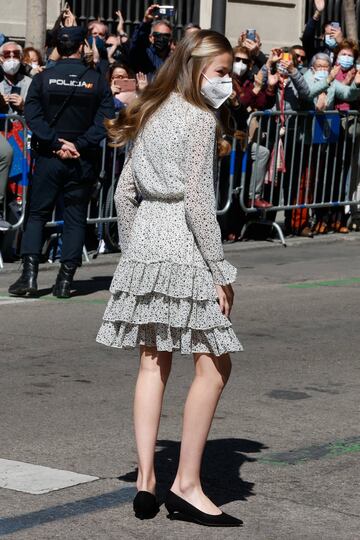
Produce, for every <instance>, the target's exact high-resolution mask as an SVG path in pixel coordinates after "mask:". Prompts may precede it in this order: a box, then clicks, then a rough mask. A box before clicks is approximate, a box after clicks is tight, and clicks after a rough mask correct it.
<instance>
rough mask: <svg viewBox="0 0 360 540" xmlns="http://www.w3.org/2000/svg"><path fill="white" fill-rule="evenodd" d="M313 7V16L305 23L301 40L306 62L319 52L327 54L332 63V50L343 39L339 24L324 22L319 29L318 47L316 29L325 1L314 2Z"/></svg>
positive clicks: (317, 0)
mask: <svg viewBox="0 0 360 540" xmlns="http://www.w3.org/2000/svg"><path fill="white" fill-rule="evenodd" d="M314 7H315V11H314V14H313V16H312V17H311V18H310V19H309V21H308V22H307V24H306V27H305V30H304V33H303V35H302V38H301V40H302V43H303V46H304V50H305V52H306V57H307V61H308V62H310V61H311V59H312V57H313V56H314V55H315V54H317V53H319V52H322V53H325V54H327V55H328V56H330V58H331V61H333V60H334V50H335V49H336V47H337V46H338V45H339V44H340V43H341V42H342V40H343V39H344V36H343V33H342V30H341V27H340V24H339V23H338V22H336V21H326V22H325V23H324V24H323V25H322V27H321V41H322V42H321V44H320V45H318V44H317V40H316V29H317V26H318V21H319V20H320V18H321V13H322V12H323V11H324V9H325V0H314Z"/></svg>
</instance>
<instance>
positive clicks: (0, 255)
mask: <svg viewBox="0 0 360 540" xmlns="http://www.w3.org/2000/svg"><path fill="white" fill-rule="evenodd" d="M0 268H4V259H3V258H2V253H1V251H0Z"/></svg>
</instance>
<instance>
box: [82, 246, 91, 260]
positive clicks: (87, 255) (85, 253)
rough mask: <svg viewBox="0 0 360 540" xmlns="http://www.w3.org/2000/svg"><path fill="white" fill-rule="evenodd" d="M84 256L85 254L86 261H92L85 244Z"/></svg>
mask: <svg viewBox="0 0 360 540" xmlns="http://www.w3.org/2000/svg"><path fill="white" fill-rule="evenodd" d="M83 256H84V259H85V261H86V262H87V263H89V262H90V259H89V254H88V251H87V249H86V247H85V245H84V246H83Z"/></svg>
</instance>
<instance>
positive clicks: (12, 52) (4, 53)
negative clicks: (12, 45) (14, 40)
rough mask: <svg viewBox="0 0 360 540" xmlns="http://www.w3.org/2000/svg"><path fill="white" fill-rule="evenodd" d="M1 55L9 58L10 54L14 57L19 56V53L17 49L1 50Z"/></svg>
mask: <svg viewBox="0 0 360 540" xmlns="http://www.w3.org/2000/svg"><path fill="white" fill-rule="evenodd" d="M2 55H3V57H4V58H11V57H12V56H13V57H14V58H20V56H21V53H20V51H17V50H16V51H3V53H2Z"/></svg>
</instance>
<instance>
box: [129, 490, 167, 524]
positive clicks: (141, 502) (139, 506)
mask: <svg viewBox="0 0 360 540" xmlns="http://www.w3.org/2000/svg"><path fill="white" fill-rule="evenodd" d="M133 508H134V512H135V517H137V518H138V519H152V518H154V517H155V516H156V514H157V513H158V512H159V510H160V507H159V505H158V503H157V501H156V497H155V495H152V493H149V492H148V491H138V492H137V494H136V497H135V499H134V501H133Z"/></svg>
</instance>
